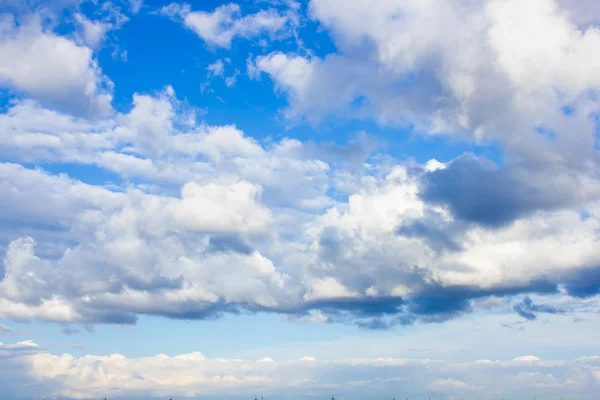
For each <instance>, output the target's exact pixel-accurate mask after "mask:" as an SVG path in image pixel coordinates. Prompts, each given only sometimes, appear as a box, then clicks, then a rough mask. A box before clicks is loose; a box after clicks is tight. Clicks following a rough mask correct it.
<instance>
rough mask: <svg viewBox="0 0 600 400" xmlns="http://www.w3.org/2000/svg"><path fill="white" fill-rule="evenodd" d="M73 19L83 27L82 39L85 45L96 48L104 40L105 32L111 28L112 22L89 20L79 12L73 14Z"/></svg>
mask: <svg viewBox="0 0 600 400" xmlns="http://www.w3.org/2000/svg"><path fill="white" fill-rule="evenodd" d="M75 19H76V20H77V22H79V24H81V27H82V29H83V40H84V42H85V44H86V46H88V47H90V48H92V49H95V48H97V47H98V46H99V45H100V43H101V42H102V41H103V40H104V36H105V35H106V32H108V31H109V30H110V29H112V24H109V23H106V22H101V21H92V20H89V19H87V18H86V17H85V15H83V14H81V13H77V14H75Z"/></svg>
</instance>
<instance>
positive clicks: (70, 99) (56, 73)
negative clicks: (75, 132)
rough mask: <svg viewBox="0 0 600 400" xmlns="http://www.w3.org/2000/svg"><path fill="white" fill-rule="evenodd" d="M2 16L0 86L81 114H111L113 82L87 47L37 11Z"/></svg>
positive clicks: (0, 20)
mask: <svg viewBox="0 0 600 400" xmlns="http://www.w3.org/2000/svg"><path fill="white" fill-rule="evenodd" d="M22 19H23V20H21V21H19V24H17V21H15V17H14V15H13V14H0V87H1V88H8V89H11V90H13V91H15V92H16V93H17V94H24V95H28V96H33V97H35V98H37V99H38V100H40V101H41V102H42V103H43V104H44V105H46V106H49V107H53V108H56V109H59V110H63V111H67V112H70V113H73V114H75V115H80V116H88V117H89V116H92V117H98V116H100V117H102V116H107V115H108V114H109V113H110V112H111V101H112V93H111V86H112V83H111V82H110V80H109V79H108V78H106V77H105V76H104V75H103V74H102V71H101V69H100V67H99V66H98V63H97V61H96V60H95V59H94V57H93V53H92V50H91V49H90V48H89V47H86V46H82V45H78V44H76V43H75V42H73V41H72V40H69V39H67V38H65V37H63V36H60V35H57V34H55V33H54V32H52V31H51V30H50V29H46V28H44V27H43V26H42V24H41V16H40V15H37V14H33V15H29V16H22Z"/></svg>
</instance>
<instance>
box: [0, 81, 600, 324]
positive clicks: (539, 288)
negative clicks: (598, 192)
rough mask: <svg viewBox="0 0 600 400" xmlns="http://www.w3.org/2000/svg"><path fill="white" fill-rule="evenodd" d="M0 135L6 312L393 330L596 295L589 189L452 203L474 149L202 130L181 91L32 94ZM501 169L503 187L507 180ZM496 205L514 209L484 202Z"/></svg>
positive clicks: (525, 311)
mask: <svg viewBox="0 0 600 400" xmlns="http://www.w3.org/2000/svg"><path fill="white" fill-rule="evenodd" d="M31 115H37V116H38V118H35V119H32V118H28V117H30V116H31ZM0 127H2V135H3V137H4V138H5V139H4V142H5V146H4V147H5V151H6V153H5V156H6V157H10V158H11V159H12V163H8V162H7V163H3V164H1V165H0V176H1V183H0V184H1V185H2V187H3V188H4V190H3V193H6V195H5V196H3V198H2V199H1V200H0V201H1V202H2V207H1V209H2V218H3V226H5V227H6V229H5V230H4V231H5V232H4V233H3V241H4V245H5V249H6V251H5V256H4V266H3V280H2V282H1V283H0V288H1V289H2V290H1V291H0V293H2V296H1V298H0V305H1V307H0V315H2V317H4V318H11V319H21V320H22V319H43V320H52V321H60V322H81V323H96V322H109V323H134V322H135V321H136V318H137V315H139V314H154V315H164V316H168V317H172V318H186V319H187V318H192V319H194V318H210V317H214V316H218V315H220V313H222V312H238V311H239V310H243V309H246V310H263V311H271V312H277V313H284V314H288V315H290V316H292V317H294V318H298V319H301V320H302V319H309V320H310V319H313V320H314V318H311V317H314V316H315V315H317V316H319V318H317V320H321V321H338V322H353V323H357V324H358V325H359V326H361V327H364V328H373V329H381V328H387V327H390V326H393V325H396V324H401V325H405V324H411V323H414V322H415V321H424V322H433V321H443V320H446V319H449V318H453V317H455V316H457V315H460V314H464V313H468V312H470V311H471V310H472V309H473V307H474V306H476V302H477V301H478V300H480V299H487V298H491V297H497V298H509V297H510V296H513V295H517V294H521V293H523V294H526V293H531V294H557V293H565V294H566V295H568V296H571V297H573V298H586V297H590V296H593V295H595V294H596V293H598V289H599V287H600V281H599V280H598V278H599V275H598V273H597V266H598V265H600V258H599V256H598V252H597V251H596V249H597V248H598V245H599V243H598V242H599V237H598V234H597V232H598V227H599V224H600V219H599V210H600V207H599V204H598V202H597V201H596V200H595V197H594V193H595V189H594V186H593V184H590V185H588V186H589V193H588V194H586V193H580V194H578V196H581V199H578V200H579V203H577V202H575V204H581V202H582V201H584V200H585V201H587V203H586V206H587V208H586V210H587V211H586V216H585V218H583V217H582V215H581V212H580V210H579V209H578V208H570V207H568V206H569V205H571V204H572V203H571V202H565V203H562V202H560V201H559V200H557V201H559V203H558V204H556V205H555V206H552V207H541V206H539V205H538V204H535V202H536V201H537V200H536V198H535V197H534V196H528V193H525V194H521V193H520V191H521V190H523V189H520V188H518V186H517V188H516V189H514V190H515V191H516V192H515V194H514V195H512V194H504V196H508V197H507V198H506V199H504V198H503V197H502V196H501V195H500V194H495V193H490V194H489V199H490V200H487V198H486V195H483V194H481V195H480V196H478V198H477V199H472V200H469V199H468V198H467V199H465V198H464V196H460V195H459V194H457V195H456V197H453V196H455V194H454V193H455V191H457V190H458V191H460V190H461V185H470V183H469V182H470V179H473V181H481V179H480V178H471V177H469V176H468V175H469V174H472V173H474V171H475V172H476V171H477V169H476V168H474V167H472V166H469V163H475V165H479V164H477V163H478V162H479V161H477V159H474V158H470V156H465V157H464V158H459V159H457V160H455V161H453V162H450V163H447V164H443V163H440V162H437V161H435V160H432V161H430V162H428V163H426V164H423V165H420V164H416V163H414V162H409V161H407V162H404V163H392V164H389V163H387V162H384V163H379V162H375V161H374V159H373V160H371V158H369V157H368V154H369V152H370V151H371V148H370V143H369V141H368V139H365V138H364V137H359V139H357V140H356V141H354V142H351V143H348V145H346V146H337V147H336V146H333V145H319V144H315V143H310V142H307V143H302V142H299V141H296V140H293V139H282V140H280V141H279V142H269V143H260V142H258V141H256V140H254V139H252V138H249V137H247V136H245V135H244V134H243V132H241V131H240V130H238V129H237V128H235V127H234V126H207V125H205V124H203V123H197V122H196V120H195V115H194V110H193V109H192V108H190V107H189V106H187V105H186V104H185V103H182V102H181V101H179V100H178V99H177V95H176V94H175V92H174V91H173V89H172V88H171V87H167V88H165V89H164V90H163V91H161V92H158V93H156V94H155V95H142V94H137V95H135V96H134V98H133V108H132V109H131V110H130V111H129V112H128V113H126V114H118V115H115V116H114V117H112V118H109V119H102V120H100V121H90V120H87V119H82V118H77V117H72V116H69V115H67V114H61V113H58V112H55V111H49V110H46V109H43V108H41V107H40V105H39V104H37V103H35V102H33V101H30V100H26V101H22V102H20V103H17V104H14V105H13V106H12V107H10V108H9V109H8V110H7V112H6V113H5V114H3V115H2V116H1V118H0ZM340 154H341V155H342V158H343V159H344V160H349V159H352V158H353V157H356V160H357V161H356V162H354V163H353V162H348V161H346V162H340V161H339V160H340ZM365 157H367V158H366V159H365ZM361 160H362V161H361ZM44 161H45V162H69V163H78V164H87V165H90V166H93V167H95V168H102V169H104V170H106V171H109V172H111V173H112V174H114V176H115V179H117V181H116V182H115V183H113V184H112V186H97V185H91V184H87V183H84V182H81V181H78V180H75V179H72V178H69V177H68V176H66V175H52V174H49V173H47V172H45V171H43V170H41V169H31V168H27V167H24V166H22V165H20V164H19V163H18V162H21V163H32V162H44ZM356 163H358V164H356ZM461 163H465V164H466V165H467V166H468V167H467V168H466V171H467V172H457V171H461V170H462V169H463V167H462V166H460V164H461ZM357 165H358V166H357ZM481 168H483V169H482V171H488V169H486V168H487V167H485V166H484V167H481ZM489 171H490V172H485V173H489V174H494V173H496V172H494V170H493V169H492V170H489ZM448 174H450V175H448ZM452 174H459V175H458V176H459V177H458V178H455V179H457V183H454V184H448V182H452V180H451V178H449V176H452ZM460 174H466V177H462V176H461V175H460ZM438 176H439V177H438ZM491 176H493V175H491ZM492 179H493V178H491V177H486V180H488V181H491V180H492ZM498 179H502V180H501V181H500V183H498V184H496V185H494V187H496V186H498V187H502V186H503V185H504V186H505V187H506V190H510V188H511V187H513V185H512V182H510V181H508V182H505V181H503V179H509V178H498ZM569 184H573V183H572V182H569ZM444 185H445V186H444ZM473 185H475V183H473ZM490 190H498V189H496V188H494V189H490ZM531 190H533V191H535V188H534V189H531ZM540 190H543V188H542V189H540ZM474 191H476V188H472V187H468V186H467V187H466V188H464V191H463V193H464V192H466V193H470V192H474ZM331 193H337V195H336V196H335V197H332V194H331ZM499 193H502V192H499ZM541 198H542V199H543V197H541ZM448 199H450V200H448ZM442 200H444V201H442ZM525 200H527V201H531V202H533V204H529V203H525V204H524V205H523V204H522V203H523V201H525ZM40 201H42V202H43V204H44V205H45V206H44V208H39V207H36V206H35V204H36V203H37V202H40ZM451 201H454V202H457V203H452V202H451ZM488 201H490V202H491V203H490V204H488V203H486V202H488ZM544 201H545V200H544ZM482 202H483V203H482ZM506 203H508V204H506ZM512 203H515V204H516V205H517V206H518V207H524V208H523V209H521V208H517V209H516V210H515V211H512V210H511V209H510V206H511V204H512ZM496 204H499V206H498V207H499V208H500V209H503V210H506V211H505V212H506V213H508V215H506V216H504V215H501V216H493V217H487V216H485V215H480V214H479V211H477V210H478V207H480V209H481V210H482V211H481V212H490V209H491V210H492V212H493V209H494V207H496ZM542 204H543V202H542ZM463 213H466V215H463ZM486 218H488V219H486ZM489 218H491V219H489ZM82 265H83V266H85V268H81V266H82ZM74 277H77V278H76V279H74ZM514 310H515V312H518V313H519V314H521V315H522V316H524V317H525V318H528V319H533V318H535V314H536V313H538V312H541V313H544V312H550V311H552V310H553V309H552V308H551V307H549V306H548V307H544V306H542V305H537V304H534V303H532V302H531V300H530V299H529V300H525V301H524V302H523V303H522V304H519V305H517V306H515V307H514ZM565 313H566V312H565ZM532 316H533V318H532Z"/></svg>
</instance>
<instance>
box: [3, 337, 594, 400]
mask: <svg viewBox="0 0 600 400" xmlns="http://www.w3.org/2000/svg"><path fill="white" fill-rule="evenodd" d="M6 355H11V357H10V359H9V360H8V362H9V364H10V366H11V368H15V369H18V370H20V371H26V372H25V374H26V376H27V378H28V379H30V380H31V385H30V386H33V387H36V388H38V389H39V388H43V389H45V390H47V392H46V393H47V394H48V395H54V396H59V397H63V396H65V397H69V398H82V399H83V398H90V397H94V396H97V395H98V393H102V394H103V395H104V394H106V395H107V396H110V397H128V396H161V397H165V396H199V397H204V396H207V397H208V396H218V395H223V394H227V395H229V396H234V397H242V396H247V393H248V392H249V391H250V392H258V393H265V394H266V395H267V396H271V397H275V396H281V395H284V394H285V393H289V392H291V391H293V392H294V393H295V394H296V395H302V396H305V397H309V398H312V397H315V394H316V393H317V392H319V391H322V390H323V389H327V390H330V391H335V392H336V393H339V395H340V396H357V395H368V396H372V395H389V394H390V393H398V395H399V396H400V395H401V396H408V397H417V396H426V395H432V396H437V397H438V398H440V397H441V398H449V399H450V398H467V397H472V396H478V395H479V396H489V397H491V398H496V397H503V396H505V397H507V398H508V397H510V398H515V399H525V398H528V397H527V396H530V395H532V394H533V393H536V394H537V395H538V396H550V395H555V394H556V393H563V394H564V396H565V397H568V396H573V395H577V396H578V397H577V398H580V399H584V400H587V399H590V400H591V399H593V398H594V392H595V391H597V390H598V388H599V385H600V379H599V378H600V376H599V375H598V371H599V368H600V361H599V360H598V358H597V357H587V358H580V359H574V360H542V359H540V358H538V357H534V356H523V357H517V358H515V359H513V360H511V361H491V360H478V361H474V362H449V361H438V360H426V359H422V360H421V359H400V358H390V357H381V358H344V359H335V360H332V359H329V360H321V359H316V358H314V357H310V356H304V357H301V358H298V359H286V360H273V359H271V358H268V357H266V358H263V359H258V360H248V359H224V358H218V359H215V358H208V357H206V356H204V355H203V354H202V353H200V352H194V353H188V354H180V355H176V356H167V355H164V354H159V355H156V356H150V357H143V358H128V357H125V356H123V355H121V354H112V355H107V356H94V355H86V356H83V357H75V356H73V355H71V354H68V353H66V354H62V355H52V354H50V353H48V352H47V351H45V350H44V349H41V348H39V347H38V346H37V345H36V344H35V343H33V342H31V341H26V342H20V343H17V344H0V357H1V356H6ZM165 371H168V374H165ZM2 373H3V374H7V373H8V374H10V373H11V372H10V371H9V369H6V368H4V369H3V372H2ZM20 379H23V377H21V378H20ZM29 390H30V389H29ZM26 391H27V389H23V390H22V391H21V392H17V394H21V395H22V394H24V393H25V392H26Z"/></svg>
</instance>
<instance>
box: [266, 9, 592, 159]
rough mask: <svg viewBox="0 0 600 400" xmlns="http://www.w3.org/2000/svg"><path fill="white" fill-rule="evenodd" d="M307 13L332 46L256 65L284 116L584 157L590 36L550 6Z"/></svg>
mask: <svg viewBox="0 0 600 400" xmlns="http://www.w3.org/2000/svg"><path fill="white" fill-rule="evenodd" d="M513 3H514V4H513ZM561 4H563V3H561ZM309 8H310V12H311V16H312V17H313V18H314V19H315V20H317V21H318V22H320V23H321V24H322V26H324V27H325V28H326V29H327V30H328V31H329V32H330V33H331V35H332V37H333V40H334V42H335V45H336V47H337V49H338V51H336V52H335V53H332V54H329V55H327V56H326V57H315V56H313V57H310V56H299V55H295V54H291V53H290V54H283V53H279V52H274V53H271V54H269V55H267V56H263V57H259V58H258V60H257V62H256V65H257V67H258V68H259V69H260V70H262V71H263V72H266V73H267V74H269V75H270V76H271V78H272V79H273V80H274V81H275V83H276V85H277V87H278V88H279V89H280V90H281V91H283V92H284V93H285V94H286V95H287V96H288V100H289V107H288V108H287V109H286V110H285V112H286V115H287V117H288V118H291V119H298V118H308V119H309V120H311V121H313V122H314V121H319V120H322V119H323V117H324V116H326V115H328V114H330V113H334V114H337V115H343V116H345V117H347V118H359V119H371V118H373V119H375V120H377V121H378V122H380V123H383V124H386V125H392V126H398V125H400V126H406V127H412V128H414V129H415V130H416V131H417V132H425V133H428V134H444V135H447V134H454V135H459V136H461V137H463V138H469V139H470V140H475V141H478V142H482V143H490V141H492V140H500V141H501V142H502V145H503V146H504V147H505V148H506V152H507V158H508V160H513V159H514V160H515V162H516V161H517V160H522V159H523V158H525V157H526V158H527V159H528V162H533V161H535V162H554V163H560V162H562V163H565V164H569V165H573V166H577V167H578V168H589V165H588V164H589V163H590V162H593V160H594V150H593V149H594V141H595V133H594V132H595V131H594V129H595V128H594V122H593V118H591V117H592V116H593V115H594V113H597V112H598V103H597V102H596V101H595V100H593V96H592V97H590V96H589V93H590V91H595V90H598V89H599V85H600V81H599V80H598V77H597V74H595V73H594V71H595V70H596V69H597V66H596V65H597V64H598V63H599V62H600V59H599V58H597V57H592V58H589V57H588V56H587V55H589V54H592V53H593V52H592V51H591V49H592V48H596V47H598V46H599V45H600V35H599V34H598V31H597V29H595V28H594V27H593V26H590V27H583V28H581V27H579V26H577V25H574V24H573V23H572V22H571V21H570V20H569V17H568V14H567V13H566V12H565V10H561V9H560V7H559V5H557V4H556V3H555V2H554V1H552V0H535V1H528V2H526V3H522V2H518V1H515V2H510V1H508V2H507V1H487V2H453V3H448V2H444V1H427V2H415V1H386V0H380V1H374V2H370V3H368V4H367V3H364V2H362V3H361V2H358V3H352V4H351V5H348V4H346V2H343V1H321V0H313V1H311V3H310V7H309ZM400 15H401V16H402V17H401V18H400V17H399V16H400ZM431 26H439V27H443V29H436V30H432V29H431ZM548 32H551V33H550V34H549V33H548ZM563 107H572V109H573V110H574V112H572V113H570V114H569V115H566V114H565V113H564V112H563ZM540 126H543V127H545V128H546V129H548V130H551V131H552V132H553V133H554V138H553V139H551V140H549V139H548V138H547V137H544V136H542V135H540V134H539V133H538V132H537V131H536V129H538V128H539V127H540ZM542 149H543V150H542Z"/></svg>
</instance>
